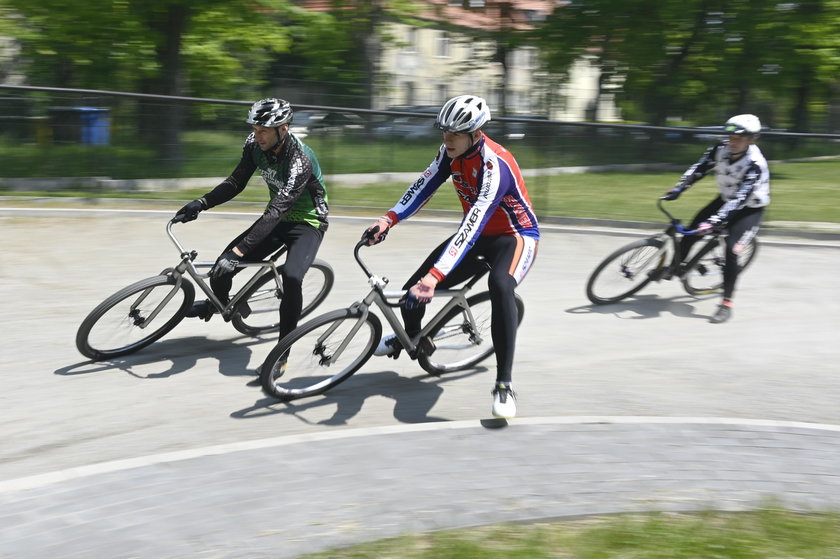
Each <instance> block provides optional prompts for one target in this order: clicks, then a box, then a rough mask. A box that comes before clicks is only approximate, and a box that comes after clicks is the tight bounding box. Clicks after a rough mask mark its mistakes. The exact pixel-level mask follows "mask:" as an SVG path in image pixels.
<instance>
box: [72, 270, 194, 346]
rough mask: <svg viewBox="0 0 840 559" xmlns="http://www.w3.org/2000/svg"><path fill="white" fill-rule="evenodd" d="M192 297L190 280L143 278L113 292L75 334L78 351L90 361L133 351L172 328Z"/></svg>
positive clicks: (190, 302)
mask: <svg viewBox="0 0 840 559" xmlns="http://www.w3.org/2000/svg"><path fill="white" fill-rule="evenodd" d="M194 299H195V288H194V287H193V285H192V283H190V282H188V281H187V280H186V279H182V280H181V282H180V284H179V283H178V282H177V280H176V279H175V278H174V277H172V276H156V277H153V278H147V279H144V280H141V281H138V282H137V283H134V284H132V285H129V286H128V287H126V288H124V289H121V290H120V291H117V292H116V293H114V294H113V295H111V296H110V297H108V298H107V299H105V300H104V301H102V303H100V304H99V305H98V306H97V307H96V308H95V309H93V310H92V311H91V312H90V314H89V315H87V317H86V318H85V319H84V320H83V321H82V324H81V326H79V330H78V332H77V333H76V347H77V348H78V350H79V352H80V353H81V354H82V355H84V356H85V357H88V358H90V359H93V360H101V359H108V358H111V357H119V356H121V355H127V354H129V353H134V352H135V351H137V350H139V349H142V348H144V347H146V346H147V345H149V344H151V343H153V342H155V341H157V340H159V339H160V338H161V337H163V336H164V335H165V334H166V333H168V332H169V331H170V330H172V329H173V328H175V326H177V325H178V323H179V322H181V320H183V318H184V316H185V315H186V313H187V310H188V309H189V308H190V306H191V305H192V303H193V300H194Z"/></svg>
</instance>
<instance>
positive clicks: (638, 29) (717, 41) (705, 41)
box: [536, 0, 840, 130]
mask: <svg viewBox="0 0 840 559" xmlns="http://www.w3.org/2000/svg"><path fill="white" fill-rule="evenodd" d="M838 26H840V11H838V1H837V0H805V1H802V2H787V3H781V2H755V1H752V0H729V1H727V2H723V1H721V0H679V1H677V0H662V1H660V2H656V3H653V2H646V1H642V0H582V1H574V2H571V3H570V4H568V5H566V6H564V7H562V8H559V9H558V10H556V12H555V13H554V14H553V16H552V17H550V18H549V19H548V21H546V22H545V24H544V25H543V26H542V27H541V28H540V29H539V31H538V32H537V34H536V35H537V41H538V44H539V45H540V47H541V49H542V51H543V53H544V56H545V60H546V63H547V64H548V66H549V68H550V69H552V70H554V71H557V72H560V73H564V72H568V70H569V68H570V67H571V65H572V63H573V62H574V61H575V60H577V59H579V58H582V57H588V58H589V59H590V60H592V61H593V63H594V64H595V65H596V66H597V67H598V69H599V70H600V72H601V81H600V83H601V85H602V87H618V100H619V104H620V106H621V107H622V109H623V111H624V114H625V118H627V119H631V120H641V121H646V122H650V123H652V124H664V123H665V122H666V119H667V117H668V116H671V115H682V116H683V117H685V118H686V119H688V120H690V121H695V122H704V123H705V122H707V121H709V120H712V121H714V122H716V121H719V120H720V119H721V118H725V116H726V115H727V114H729V113H731V112H741V111H747V110H750V111H754V112H757V113H761V114H762V115H767V116H768V117H769V119H767V120H769V121H770V122H773V121H775V122H776V123H778V125H784V126H793V127H794V128H796V129H800V130H806V129H809V127H810V123H811V122H813V117H814V115H817V114H820V115H822V114H825V113H826V112H827V109H828V107H830V105H831V103H832V102H836V98H832V95H836V92H837V89H838V87H837V86H838V81H837V75H838V53H839V52H840V50H838V45H840V39H838V37H840V34H838V31H840V29H838ZM832 99H834V101H832Z"/></svg>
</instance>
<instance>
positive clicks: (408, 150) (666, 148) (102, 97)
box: [0, 86, 840, 200]
mask: <svg viewBox="0 0 840 559" xmlns="http://www.w3.org/2000/svg"><path fill="white" fill-rule="evenodd" d="M252 102H253V100H251V99H249V100H219V99H196V98H176V97H164V96H157V95H137V94H128V93H120V92H106V91H90V90H66V89H54V88H28V87H20V86H17V87H15V86H0V124H2V128H0V191H2V190H7V191H8V190H10V189H12V188H16V189H21V188H20V186H19V185H20V184H37V185H38V186H39V189H47V188H49V186H50V185H67V184H72V185H75V186H76V187H78V188H86V187H91V188H94V187H93V186H91V185H95V184H101V181H102V180H103V179H107V180H108V181H110V182H109V184H112V185H113V184H122V185H124V186H125V185H128V186H125V188H131V186H130V185H132V184H137V183H136V181H138V180H140V179H179V180H180V181H181V183H178V182H177V181H175V182H174V183H173V182H172V181H167V184H169V185H172V184H175V185H176V186H175V188H177V187H178V186H177V185H178V184H185V185H189V184H193V185H194V184H196V181H193V182H190V181H188V180H187V179H191V178H193V179H196V178H202V179H215V178H219V177H226V176H227V175H229V174H230V172H231V171H232V170H233V168H234V167H235V165H236V163H237V162H238V160H239V157H240V155H241V150H240V148H241V146H242V143H243V142H244V140H245V138H246V137H247V136H248V134H249V133H250V127H249V125H247V124H246V123H245V122H244V119H245V116H246V114H247V109H248V107H249V106H250V104H251V103H252ZM294 108H295V119H294V122H293V124H292V131H293V132H294V133H295V134H297V135H298V136H299V137H301V138H302V139H303V141H304V142H306V143H307V144H309V145H310V146H311V147H312V148H313V149H314V150H315V152H316V153H317V154H318V157H319V160H320V163H321V167H322V169H323V170H324V173H325V174H327V175H331V176H333V179H332V180H331V182H330V186H331V188H333V189H334V188H340V187H341V185H342V183H348V184H350V183H355V184H356V185H358V184H359V183H360V182H366V181H367V182H382V181H392V182H404V183H405V184H406V185H407V184H408V183H409V181H411V180H412V179H411V177H412V176H413V175H416V174H418V173H419V172H420V171H422V170H423V169H425V167H426V166H427V165H428V164H429V162H430V161H431V159H432V157H434V155H435V153H436V151H437V148H438V146H439V144H440V132H439V131H437V130H436V129H434V127H433V126H432V123H433V120H434V116H435V114H436V112H437V107H396V108H394V110H389V111H371V110H363V109H354V108H346V107H328V106H315V105H296V106H294ZM486 132H487V134H488V135H489V136H490V137H491V138H493V139H494V140H496V141H498V142H499V143H501V144H503V145H505V146H506V147H507V148H508V149H509V150H510V151H511V152H513V153H514V155H515V156H516V158H517V160H518V162H519V164H520V166H521V167H522V168H523V171H524V173H525V174H526V177H530V178H528V187H529V190H530V191H531V194H532V197H535V198H538V199H542V200H547V199H549V198H550V192H549V191H548V189H550V184H551V181H550V180H548V179H546V177H550V176H551V175H556V174H559V173H561V172H568V171H569V170H570V169H572V170H573V169H575V168H578V170H590V171H592V170H601V171H603V170H605V169H607V170H608V169H621V170H624V169H657V168H659V169H667V170H668V172H669V173H671V176H670V178H669V180H675V179H676V178H677V177H678V174H679V172H681V171H682V170H684V169H685V168H687V167H688V166H689V165H690V164H691V163H693V162H694V161H695V160H696V159H697V158H698V157H699V156H700V154H702V152H703V150H704V149H705V148H706V147H707V146H709V145H711V144H713V143H714V142H715V141H717V140H718V139H719V138H720V137H721V136H720V135H718V134H719V129H714V128H705V129H704V128H680V127H651V126H641V125H619V124H595V123H579V122H574V123H572V122H556V121H548V120H544V119H541V118H496V119H494V120H493V121H492V122H491V123H490V125H488V127H487V128H486ZM838 142H840V135H830V134H791V133H786V132H784V131H767V132H765V133H763V135H762V139H761V148H762V151H763V152H764V154H765V155H766V157H767V158H768V159H769V160H774V159H791V158H800V157H801V158H804V157H814V156H824V155H838V154H840V143H838ZM627 166H632V167H627ZM395 173H407V175H395ZM336 175H341V176H342V177H341V178H340V179H339V178H336V177H335V176H336ZM351 175H352V176H355V177H356V180H353V179H352V177H351ZM93 178H95V179H93ZM13 179H14V180H13ZM21 179H28V180H30V181H32V180H37V182H36V183H33V182H27V181H23V182H21ZM59 179H61V180H59ZM16 181H17V182H16ZM120 181H122V182H120ZM132 181H134V182H132ZM198 182H200V183H201V184H203V186H204V187H212V186H213V185H214V183H213V182H212V180H206V181H203V182H202V181H198ZM662 184H663V186H667V181H663V183H662ZM170 188H171V186H170Z"/></svg>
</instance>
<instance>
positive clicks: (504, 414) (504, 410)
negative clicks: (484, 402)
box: [493, 382, 516, 419]
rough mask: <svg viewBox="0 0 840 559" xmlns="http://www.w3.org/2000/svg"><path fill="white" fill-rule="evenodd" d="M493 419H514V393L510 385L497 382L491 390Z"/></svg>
mask: <svg viewBox="0 0 840 559" xmlns="http://www.w3.org/2000/svg"><path fill="white" fill-rule="evenodd" d="M493 417H498V418H501V419H512V418H514V417H516V393H515V392H514V391H513V388H511V385H510V383H503V382H499V383H496V386H495V387H494V388H493Z"/></svg>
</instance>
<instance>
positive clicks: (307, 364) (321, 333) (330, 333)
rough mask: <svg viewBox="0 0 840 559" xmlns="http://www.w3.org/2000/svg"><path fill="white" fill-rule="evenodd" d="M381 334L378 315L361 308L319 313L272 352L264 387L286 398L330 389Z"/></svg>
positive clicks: (353, 368) (363, 359)
mask: <svg viewBox="0 0 840 559" xmlns="http://www.w3.org/2000/svg"><path fill="white" fill-rule="evenodd" d="M381 337H382V323H381V322H380V321H379V318H378V317H376V315H373V314H363V313H362V311H361V310H358V309H341V310H337V311H332V312H329V313H327V314H324V315H321V316H319V317H316V318H314V319H312V320H310V321H309V322H307V323H306V324H303V325H302V326H299V327H298V328H296V329H295V330H293V331H292V332H291V333H290V334H289V335H287V336H285V337H284V338H283V339H282V340H280V343H279V344H277V345H276V346H275V347H274V349H272V350H271V353H269V354H268V357H266V359H265V362H263V365H262V368H261V369H260V383H261V384H262V387H263V391H264V392H265V393H266V394H267V395H269V396H273V397H275V398H278V399H279V400H281V401H284V402H287V401H289V400H296V399H297V398H304V397H306V396H315V395H317V394H321V393H323V392H326V391H327V390H329V389H330V388H332V387H333V386H336V385H337V384H340V383H342V382H344V381H345V380H347V379H348V378H349V377H350V376H351V375H352V374H353V373H355V372H356V371H357V370H359V368H361V366H362V365H364V364H365V363H366V362H367V360H368V359H370V357H371V356H372V355H373V351H374V350H375V349H376V345H377V344H378V343H379V339H380V338H381Z"/></svg>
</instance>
